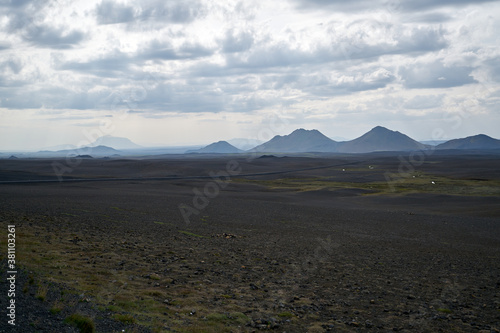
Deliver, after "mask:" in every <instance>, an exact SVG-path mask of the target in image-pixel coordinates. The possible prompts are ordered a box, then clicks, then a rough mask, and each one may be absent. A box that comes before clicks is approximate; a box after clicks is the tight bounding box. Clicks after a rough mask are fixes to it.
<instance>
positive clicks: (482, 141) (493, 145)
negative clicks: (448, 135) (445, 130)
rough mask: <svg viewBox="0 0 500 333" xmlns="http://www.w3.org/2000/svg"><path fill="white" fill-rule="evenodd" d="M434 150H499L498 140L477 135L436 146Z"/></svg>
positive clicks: (499, 142)
mask: <svg viewBox="0 0 500 333" xmlns="http://www.w3.org/2000/svg"><path fill="white" fill-rule="evenodd" d="M436 149H500V140H497V139H493V138H492V137H489V136H487V135H484V134H479V135H474V136H468V137H466V138H462V139H454V140H450V141H447V142H445V143H442V144H440V145H437V146H436Z"/></svg>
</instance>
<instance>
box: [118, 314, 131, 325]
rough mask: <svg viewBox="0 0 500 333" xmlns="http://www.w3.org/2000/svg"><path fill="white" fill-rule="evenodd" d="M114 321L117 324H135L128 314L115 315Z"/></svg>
mask: <svg viewBox="0 0 500 333" xmlns="http://www.w3.org/2000/svg"><path fill="white" fill-rule="evenodd" d="M113 317H114V318H115V319H116V320H118V321H119V322H122V323H124V324H135V323H136V320H135V318H134V317H133V316H132V315H129V314H116V315H114V316H113Z"/></svg>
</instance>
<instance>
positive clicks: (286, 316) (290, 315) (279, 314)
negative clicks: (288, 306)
mask: <svg viewBox="0 0 500 333" xmlns="http://www.w3.org/2000/svg"><path fill="white" fill-rule="evenodd" d="M278 317H281V318H292V317H293V313H291V312H288V311H285V312H281V313H278Z"/></svg>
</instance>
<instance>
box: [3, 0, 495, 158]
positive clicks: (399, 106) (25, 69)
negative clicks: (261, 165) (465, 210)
mask: <svg viewBox="0 0 500 333" xmlns="http://www.w3.org/2000/svg"><path fill="white" fill-rule="evenodd" d="M499 107H500V1H488V0H420V1H414V0H370V1H368V0H352V1H344V0H275V1H262V0H259V1H219V0H217V1H215V0H182V1H180V0H179V1H172V0H170V1H169V0H167V1H164V0H162V1H160V0H143V1H110V0H104V1H101V0H98V1H92V0H84V1H78V0H76V1H73V0H72V1H70V0H48V1H46V0H41V1H38V0H35V1H30V0H0V150H14V149H18V150H20V149H24V150H37V149H42V148H44V147H50V146H54V145H60V144H74V145H79V146H80V145H85V144H88V143H90V142H92V141H94V140H95V139H96V138H97V137H99V136H102V135H112V136H119V137H127V138H129V139H131V140H132V141H134V142H136V143H138V144H141V145H147V146H148V145H164V146H179V145H195V144H209V143H211V142H214V141H219V140H228V139H232V138H251V139H259V140H261V141H267V140H269V139H271V138H272V137H273V136H274V135H285V134H289V133H290V132H292V131H293V130H295V129H297V128H305V129H318V130H320V131H321V132H322V133H323V134H325V135H327V136H329V137H331V138H333V139H336V140H346V139H354V138H356V137H358V136H360V135H362V134H364V133H365V132H367V131H369V130H370V129H371V128H373V127H375V126H378V125H380V126H384V127H387V128H389V129H391V130H397V131H400V132H402V133H405V134H407V135H409V136H410V137H412V138H414V139H417V140H432V139H433V140H446V139H453V138H460V137H466V136H470V135H475V134H479V133H484V134H487V135H490V136H492V137H495V138H499V139H500V126H499V124H500V108H499Z"/></svg>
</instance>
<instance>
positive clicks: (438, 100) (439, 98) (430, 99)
mask: <svg viewBox="0 0 500 333" xmlns="http://www.w3.org/2000/svg"><path fill="white" fill-rule="evenodd" d="M443 98H444V95H417V96H415V97H413V98H412V99H410V100H408V101H406V102H405V103H404V104H403V107H404V108H406V109H413V110H423V109H432V108H437V107H440V106H441V105H443Z"/></svg>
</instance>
